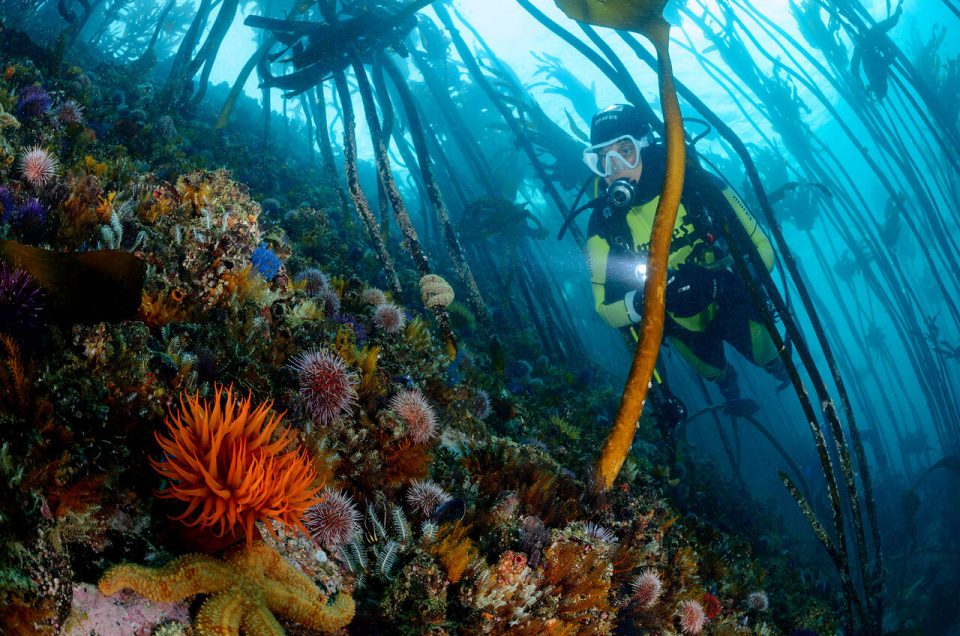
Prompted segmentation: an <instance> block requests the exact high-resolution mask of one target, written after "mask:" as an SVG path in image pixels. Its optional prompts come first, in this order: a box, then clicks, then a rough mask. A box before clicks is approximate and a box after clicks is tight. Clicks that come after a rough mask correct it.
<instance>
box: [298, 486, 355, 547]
mask: <svg viewBox="0 0 960 636" xmlns="http://www.w3.org/2000/svg"><path fill="white" fill-rule="evenodd" d="M320 497H321V499H322V501H321V502H320V503H318V504H317V505H315V506H312V507H311V508H309V509H308V510H307V512H306V513H305V514H304V515H303V523H304V525H305V526H306V527H307V530H308V531H309V532H310V536H312V537H313V539H314V540H315V541H317V542H318V543H322V544H323V545H325V546H328V547H335V546H338V545H342V544H344V543H346V542H347V541H349V540H350V539H351V538H353V535H354V534H355V533H356V531H357V527H358V524H359V522H360V513H359V512H358V511H357V509H356V507H355V506H354V503H353V499H351V498H350V496H349V495H347V494H346V493H344V492H343V491H341V490H331V489H329V488H325V489H324V490H323V492H322V493H321V494H320Z"/></svg>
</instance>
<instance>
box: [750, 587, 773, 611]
mask: <svg viewBox="0 0 960 636" xmlns="http://www.w3.org/2000/svg"><path fill="white" fill-rule="evenodd" d="M769 607H770V599H769V598H767V593H766V592H762V591H761V592H750V593H749V594H747V609H749V610H751V611H754V612H766V611H767V609H768V608H769Z"/></svg>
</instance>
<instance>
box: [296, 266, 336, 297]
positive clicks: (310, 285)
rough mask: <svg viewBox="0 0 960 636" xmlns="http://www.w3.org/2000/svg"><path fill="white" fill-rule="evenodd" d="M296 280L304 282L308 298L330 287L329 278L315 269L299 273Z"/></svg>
mask: <svg viewBox="0 0 960 636" xmlns="http://www.w3.org/2000/svg"><path fill="white" fill-rule="evenodd" d="M297 280H298V281H304V282H306V284H307V287H306V292H307V294H308V295H310V296H317V295H318V294H319V293H320V292H321V291H322V290H324V289H327V288H328V287H329V286H330V277H329V276H327V275H326V274H325V273H324V272H322V271H320V270H319V269H317V268H316V267H311V268H310V269H306V270H304V271H303V272H301V273H300V275H299V276H297Z"/></svg>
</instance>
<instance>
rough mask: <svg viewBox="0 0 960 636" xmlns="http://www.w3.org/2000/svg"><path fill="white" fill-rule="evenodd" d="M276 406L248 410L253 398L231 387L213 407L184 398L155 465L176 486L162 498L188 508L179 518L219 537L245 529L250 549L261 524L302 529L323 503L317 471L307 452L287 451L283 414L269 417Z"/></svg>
mask: <svg viewBox="0 0 960 636" xmlns="http://www.w3.org/2000/svg"><path fill="white" fill-rule="evenodd" d="M224 393H225V394H226V395H225V396H224ZM222 398H223V399H222ZM221 405H222V406H221ZM272 405H273V402H270V401H268V402H264V403H262V404H260V405H259V406H258V407H257V408H256V409H253V410H251V397H250V396H249V395H248V396H247V398H246V399H242V398H241V399H239V400H238V399H236V398H234V396H233V393H232V386H230V387H222V386H220V387H217V389H216V395H215V396H214V399H213V401H212V404H210V403H207V402H201V400H200V396H199V394H197V395H195V396H193V397H190V396H187V401H186V404H184V401H183V396H181V398H180V407H181V408H180V413H179V414H177V415H176V416H172V414H171V416H168V417H167V418H166V425H167V429H168V430H167V432H168V435H165V436H164V435H160V434H155V437H156V438H157V442H159V444H160V447H161V448H162V449H163V451H164V461H159V462H158V461H153V460H151V461H150V464H151V465H152V466H153V468H154V470H156V471H157V472H158V473H160V475H161V476H163V477H165V478H166V479H169V480H170V482H171V483H170V486H169V488H167V489H166V490H163V491H161V492H160V493H159V496H160V497H163V498H165V499H179V500H180V501H184V502H187V504H188V506H187V510H186V511H185V512H184V513H183V514H182V515H179V516H177V517H174V519H177V520H179V521H184V522H185V523H186V524H187V525H188V526H191V527H192V526H200V527H203V528H211V529H214V528H215V529H216V535H217V536H223V535H225V534H228V533H230V534H232V533H234V532H235V531H237V530H240V529H242V530H243V531H244V532H245V533H246V536H247V544H248V545H249V544H250V543H251V542H252V540H253V529H254V524H255V523H256V522H257V521H263V520H267V519H276V520H278V521H280V522H281V523H283V524H285V525H287V526H293V527H299V528H303V524H302V522H301V517H302V515H303V513H304V511H306V509H307V508H309V507H310V506H312V505H314V504H316V503H318V502H319V499H318V498H317V497H316V494H317V492H318V491H319V490H320V486H319V485H315V481H316V470H315V469H314V468H313V466H312V463H311V461H310V457H309V456H308V455H307V453H306V451H305V450H304V449H303V448H302V447H300V448H299V449H298V450H296V451H293V450H291V451H285V449H286V448H287V446H288V445H289V444H290V443H291V442H292V441H293V439H294V434H293V433H292V432H291V431H290V429H288V428H282V429H280V430H279V431H278V432H277V434H276V436H274V432H275V431H277V429H278V427H279V425H280V422H281V418H282V417H283V414H282V413H281V414H279V415H277V414H274V415H271V416H270V417H269V419H268V415H269V414H270V407H271V406H272ZM271 438H274V439H273V440H272V441H271ZM191 517H192V519H189V518H191ZM188 519H189V520H188ZM267 527H268V529H269V528H270V526H269V524H267ZM271 532H272V529H271Z"/></svg>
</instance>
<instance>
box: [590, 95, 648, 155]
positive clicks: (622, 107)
mask: <svg viewBox="0 0 960 636" xmlns="http://www.w3.org/2000/svg"><path fill="white" fill-rule="evenodd" d="M649 131H650V126H649V124H647V123H646V122H645V121H643V117H641V116H640V111H639V110H637V108H636V107H635V106H633V105H631V104H614V105H613V106H607V107H606V108H604V109H603V110H601V111H600V112H598V113H597V114H596V115H594V116H593V121H591V122H590V144H591V145H596V144H600V143H603V142H605V141H611V140H613V139H616V138H617V137H622V136H624V135H632V136H633V137H635V138H637V139H639V138H640V137H643V136H644V135H646V134H647V133H648V132H649Z"/></svg>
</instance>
